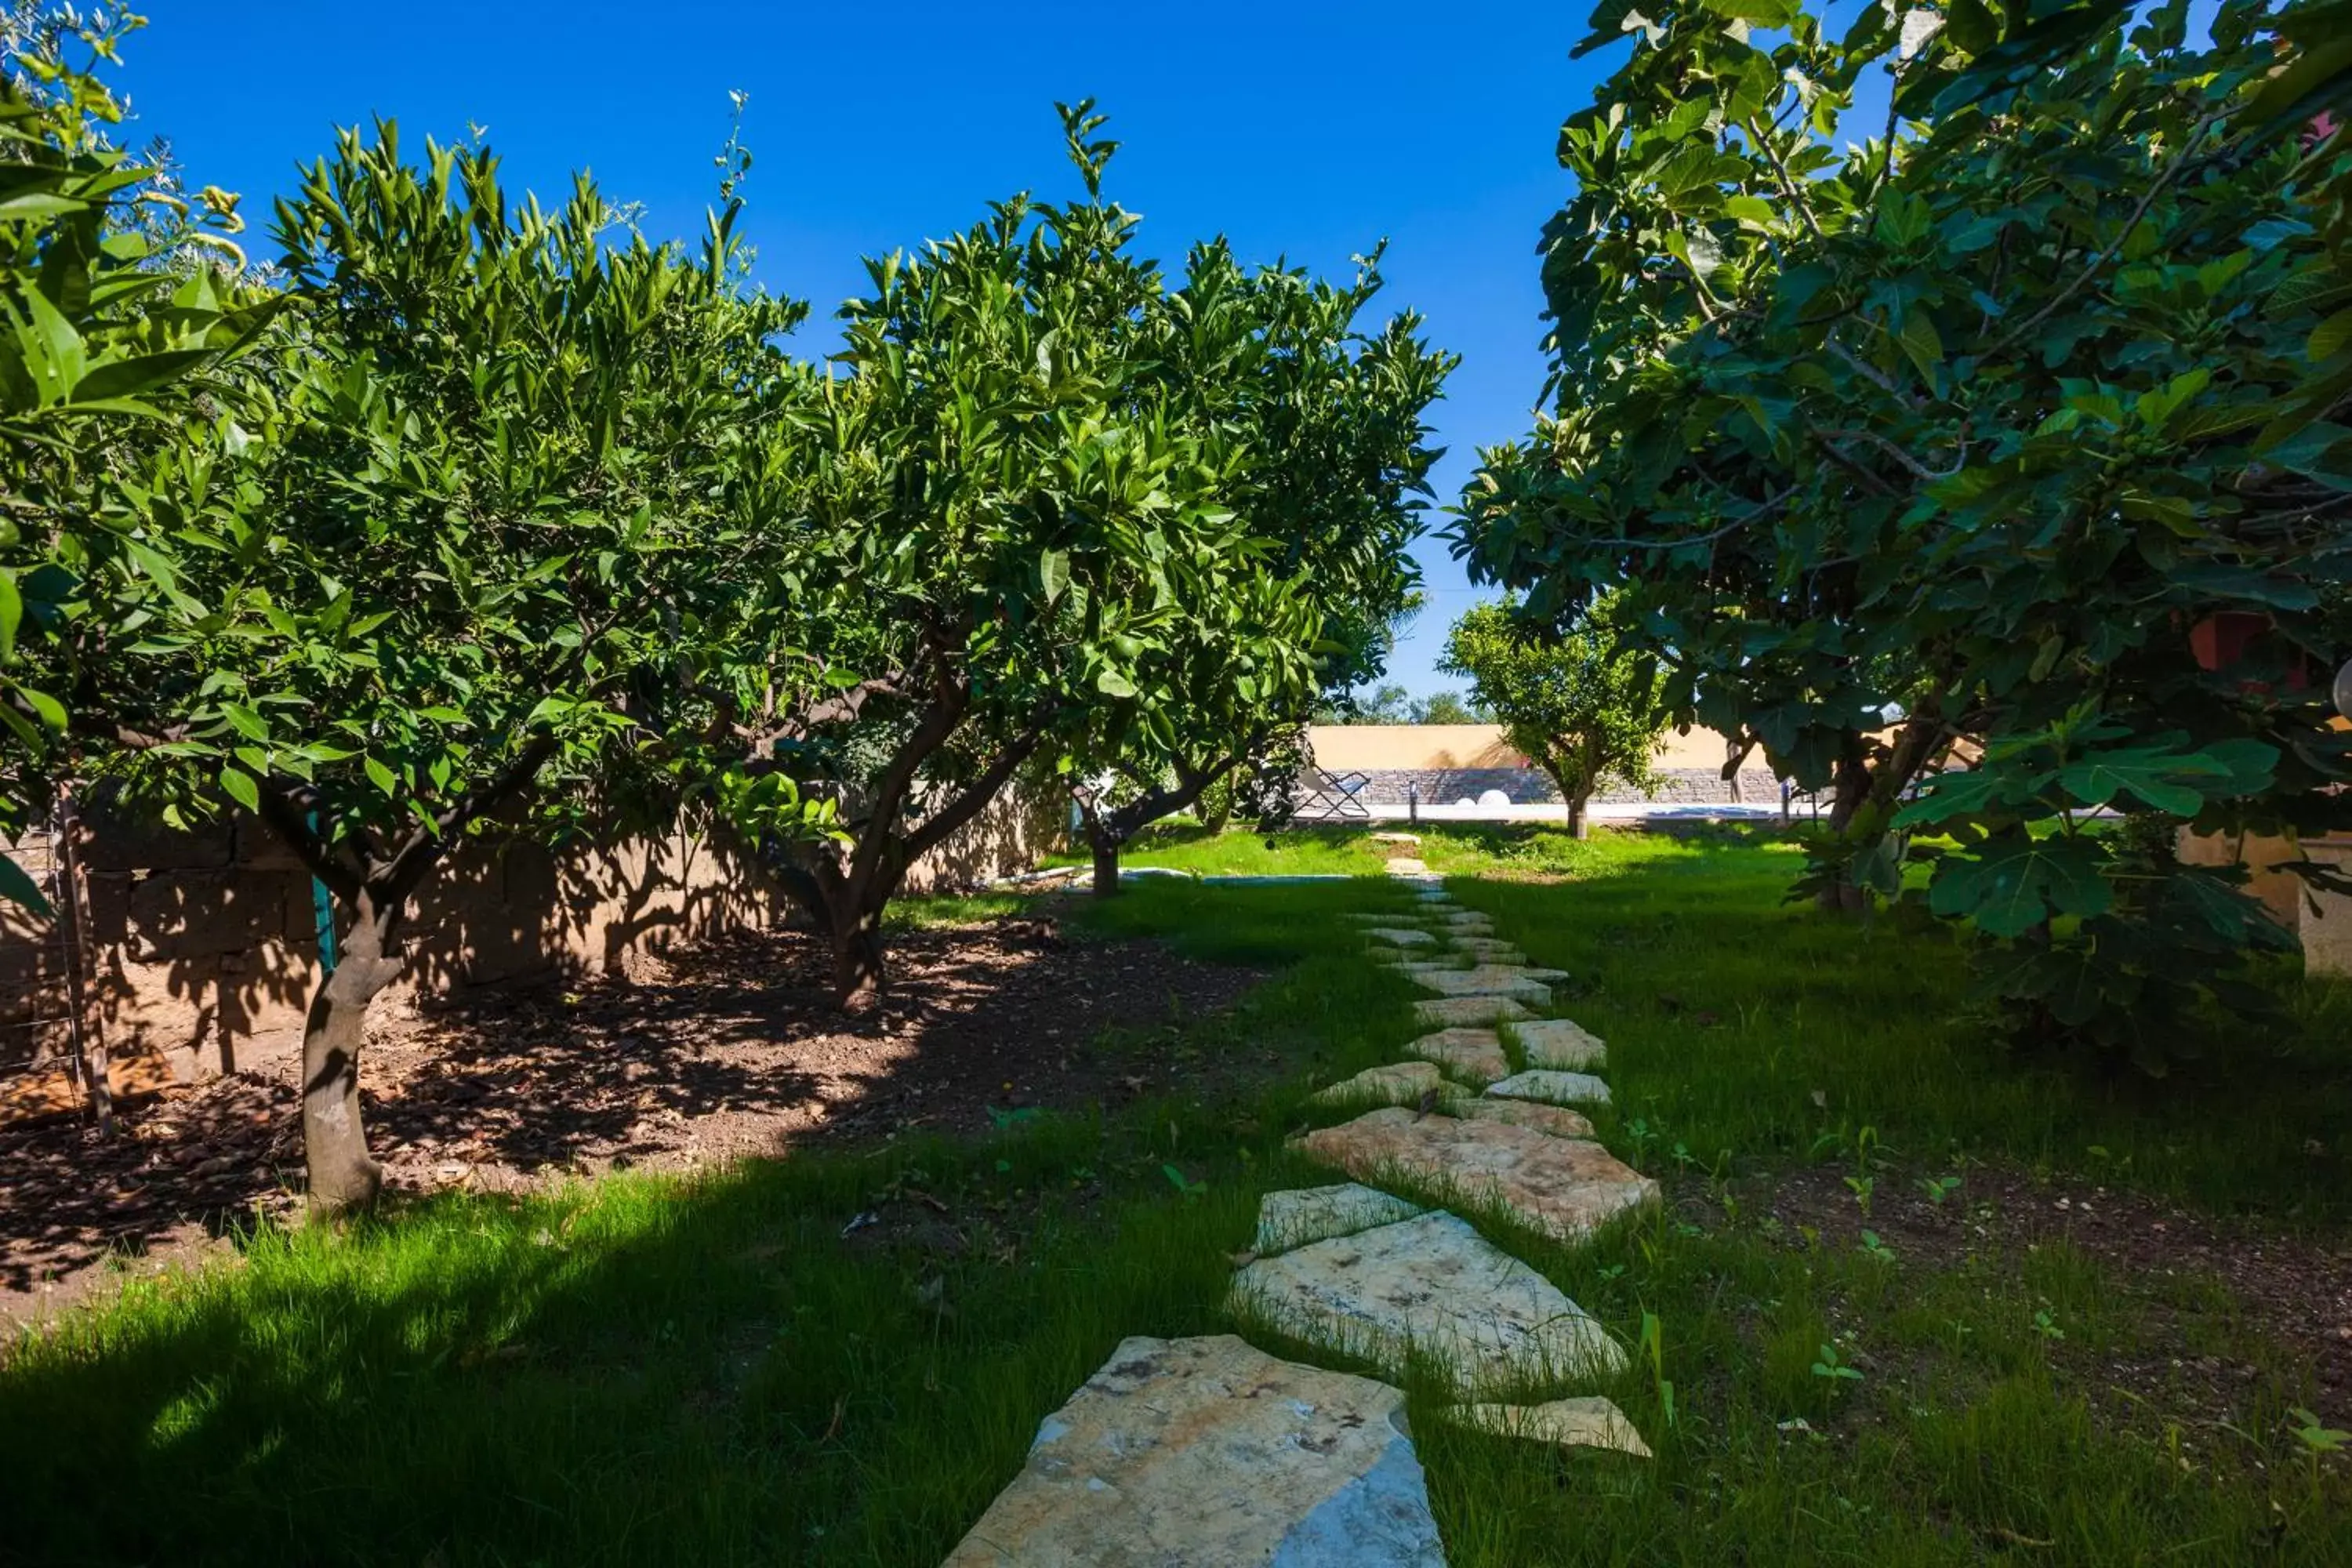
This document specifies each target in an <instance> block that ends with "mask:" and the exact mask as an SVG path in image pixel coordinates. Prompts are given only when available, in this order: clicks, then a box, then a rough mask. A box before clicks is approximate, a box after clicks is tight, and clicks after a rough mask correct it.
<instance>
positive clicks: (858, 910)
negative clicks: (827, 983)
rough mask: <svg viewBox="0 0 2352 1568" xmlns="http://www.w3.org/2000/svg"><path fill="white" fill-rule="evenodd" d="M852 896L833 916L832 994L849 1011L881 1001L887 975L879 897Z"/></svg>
mask: <svg viewBox="0 0 2352 1568" xmlns="http://www.w3.org/2000/svg"><path fill="white" fill-rule="evenodd" d="M868 902H869V900H866V899H863V898H851V899H845V900H843V907H842V908H841V910H839V911H838V912H836V914H835V917H834V924H833V995H834V1000H835V1002H837V1003H839V1004H840V1005H841V1006H842V1007H843V1008H844V1009H845V1010H846V1011H848V1012H852V1013H856V1012H863V1011H865V1010H866V1008H868V1007H871V1006H873V1005H875V1004H876V1003H877V1002H878V1001H880V1000H881V996H882V991H883V987H884V984H885V983H886V982H887V978H888V976H887V973H886V972H885V970H884V968H883V963H882V905H881V901H880V900H873V901H872V907H870V908H869V907H867V905H868Z"/></svg>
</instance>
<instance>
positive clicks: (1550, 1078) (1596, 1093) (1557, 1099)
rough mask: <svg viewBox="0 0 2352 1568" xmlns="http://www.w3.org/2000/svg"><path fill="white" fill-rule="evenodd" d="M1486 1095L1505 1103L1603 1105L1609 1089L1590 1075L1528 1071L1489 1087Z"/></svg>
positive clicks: (1583, 1073) (1607, 1097) (1545, 1069)
mask: <svg viewBox="0 0 2352 1568" xmlns="http://www.w3.org/2000/svg"><path fill="white" fill-rule="evenodd" d="M1486 1092H1487V1093H1488V1094H1491V1095H1496V1096H1498V1097H1499V1098H1501V1099H1504V1100H1545V1101H1548V1102H1549V1103H1550V1104H1553V1105H1606V1104H1608V1103H1609V1086H1608V1085H1607V1084H1605V1083H1603V1082H1601V1080H1600V1079H1597V1078H1595V1077H1593V1076H1592V1075H1591V1073H1589V1072H1553V1071H1551V1070H1549V1068H1529V1069H1528V1071H1526V1072H1520V1073H1513V1074H1512V1075H1511V1076H1510V1077H1508V1078H1507V1079H1504V1080H1503V1081H1502V1082H1500V1083H1496V1084H1489V1085H1487V1086H1486Z"/></svg>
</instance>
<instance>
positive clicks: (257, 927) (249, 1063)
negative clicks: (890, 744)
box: [0, 794, 1063, 1120]
mask: <svg viewBox="0 0 2352 1568" xmlns="http://www.w3.org/2000/svg"><path fill="white" fill-rule="evenodd" d="M1062 820H1063V819H1062V816H1061V814H1060V809H1059V803H1058V802H1054V801H1051V800H1040V799H1037V798H1034V797H1029V798H1024V797H1018V796H1015V795H1011V794H1008V795H1004V796H1002V797H1000V798H999V800H998V801H997V803H996V804H995V805H993V806H992V808H991V809H990V810H988V811H986V812H984V813H982V815H981V816H980V817H979V818H977V819H976V820H975V821H974V822H973V823H972V824H971V826H968V827H966V828H965V829H964V830H963V831H962V832H961V833H959V834H957V835H956V836H955V837H953V838H951V839H950V841H949V842H948V843H946V844H945V845H943V846H941V847H940V849H939V850H937V851H935V852H934V853H933V854H931V855H929V856H927V857H925V858H923V859H922V860H921V861H919V862H918V863H917V864H916V865H915V866H914V867H913V868H911V869H910V871H909V873H908V879H907V891H908V892H909V893H915V894H921V893H927V892H937V891H943V890H949V889H960V888H964V887H971V886H977V885H979V884H981V883H984V882H986V881H988V880H989V879H992V878H994V877H997V876H1001V875H1003V874H1004V873H1006V872H1008V871H1011V870H1014V869H1018V868H1024V867H1026V866H1028V865H1031V864H1034V859H1035V857H1036V856H1037V855H1038V854H1039V853H1040V852H1041V851H1042V850H1043V849H1045V848H1047V847H1055V846H1056V845H1058V843H1059V837H1058V836H1059V834H1060V832H1061V830H1062ZM9 852H10V853H11V854H12V855H13V856H14V858H16V859H17V860H18V861H19V862H20V863H22V864H25V865H26V868H27V869H28V870H31V871H33V873H34V874H35V876H36V878H37V879H40V880H41V881H42V882H43V885H44V886H47V880H48V877H49V868H50V859H49V857H50V855H51V853H52V847H51V846H50V844H49V843H48V842H47V836H46V835H43V836H41V837H39V838H38V839H37V840H36V839H28V840H27V841H26V843H25V844H23V845H20V846H16V847H13V848H12V849H11V850H10V851H9ZM77 853H78V855H79V859H80V863H81V871H82V876H81V879H80V880H81V885H82V886H83V887H84V888H86V889H87V894H88V897H87V904H86V934H87V937H88V942H87V946H86V949H85V963H84V974H83V984H82V987H81V997H80V1001H81V1008H82V1016H83V1017H84V1018H85V1019H86V1020H88V1021H89V1026H93V1027H94V1028H95V1030H96V1031H97V1034H98V1036H99V1037H100V1038H101V1039H102V1040H103V1042H104V1045H105V1047H106V1052H107V1055H108V1057H109V1058H110V1073H109V1078H110V1082H111V1083H112V1084H113V1086H114V1088H115V1089H116V1091H117V1092H118V1093H127V1092H137V1091H140V1090H143V1089H155V1088H159V1087H162V1086H163V1085H165V1084H168V1083H173V1082H183V1083H184V1082H192V1081H195V1080H197V1079H203V1078H205V1077H209V1076H211V1075H213V1074H215V1073H220V1072H230V1071H236V1070H238V1069H240V1068H251V1067H255V1066H257V1065H260V1064H263V1063H268V1062H272V1061H277V1060H280V1059H282V1058H286V1057H288V1056H289V1055H291V1054H292V1053H293V1052H294V1051H296V1050H297V1049H299V1046H300V1044H301V1037H302V1020H303V1015H304V1013H305V1011H306V1009H307V1008H308V1006H309V1004H310V994H311V992H312V991H313V990H314V989H315V988H316V986H317V984H318V982H319V975H320V970H319V937H318V929H317V913H316V907H315V905H314V903H313V900H312V890H311V883H310V875H309V873H308V871H307V870H305V869H304V868H303V867H302V865H301V863H300V862H299V860H297V859H296V858H294V857H293V856H292V855H291V854H290V853H289V852H288V851H287V850H286V849H285V848H284V847H282V846H281V845H280V844H279V843H278V840H277V839H276V838H275V837H272V836H271V835H270V834H269V833H268V830H267V829H265V828H264V827H262V826H261V825H260V824H259V823H258V822H257V821H255V820H254V819H252V818H249V817H243V816H239V817H235V818H231V819H226V820H223V821H220V822H216V823H214V824H211V825H208V826H205V827H203V828H200V829H198V830H196V831H194V832H176V831H169V830H162V829H157V828H152V827H149V826H142V825H141V824H139V823H137V822H135V821H132V820H130V819H128V818H125V817H121V816H110V815H108V814H105V813H103V812H92V813H90V814H89V816H86V817H85V818H84V821H83V832H82V834H81V836H80V837H79V842H78V847H77ZM787 915H788V910H787V906H786V904H785V901H784V900H783V897H782V892H781V889H778V888H776V887H775V886H774V884H773V882H772V879H770V878H769V877H768V876H767V875H766V873H765V872H764V871H762V870H761V868H760V867H759V866H758V865H757V864H756V862H755V861H754V860H753V859H752V858H751V857H750V856H748V855H746V854H744V853H742V852H740V850H738V849H736V848H734V847H730V845H729V844H727V843H726V842H724V841H723V839H722V837H719V836H716V835H695V834H687V833H674V834H669V835H665V836H657V837H628V836H622V835H614V836H609V837H603V838H594V837H583V838H582V839H580V840H576V841H574V842H572V844H570V845H568V846H565V847H549V846H547V845H545V844H543V843H540V842H537V841H535V840H532V839H530V838H525V837H518V836H516V835H513V834H511V833H502V832H497V831H494V832H492V833H489V834H486V835H483V836H480V837H474V838H470V839H468V840H467V842H466V843H465V844H464V845H463V846H461V847H458V848H457V849H456V850H455V851H453V853H452V854H451V856H450V858H449V860H448V862H447V863H446V865H444V866H443V867H442V868H440V870H439V872H438V873H437V874H436V876H435V877H434V878H433V879H431V882H430V885H429V886H428V887H427V888H426V889H425V890H424V891H423V892H422V893H421V894H420V895H419V896H418V900H417V905H416V910H415V915H414V917H413V920H412V923H411V926H410V931H409V939H408V942H407V944H406V957H407V964H408V972H407V975H406V977H405V978H404V980H403V981H402V983H401V984H400V985H399V986H397V987H395V988H394V991H393V992H391V993H389V994H387V995H386V997H385V999H384V1003H385V1005H388V1006H391V1007H394V1008H398V1007H400V1006H402V1005H414V1004H415V1002H416V1001H417V1000H419V999H420V998H429V997H435V996H442V995H447V994H452V993H456V992H459V991H462V990H464V989H466V988H467V987H473V986H484V985H497V984H516V983H529V982H535V981H548V980H559V979H571V978H577V977H582V976H586V975H593V974H600V973H628V972H629V971H630V970H631V969H632V968H633V967H634V966H635V965H637V964H640V963H644V962H645V961H646V958H647V957H648V956H649V955H652V954H656V953H658V952H661V951H662V950H663V949H665V948H666V947H667V946H669V945H672V944H676V943H683V942H694V941H697V940H698V939H701V938H703V937H706V936H709V935H710V934H711V933H713V932H716V931H724V930H728V929H731V928H742V927H760V926H766V925H771V924H774V923H778V922H781V921H783V920H785V919H786V918H787ZM58 937H59V932H58V929H57V927H56V925H55V923H54V921H51V920H49V919H47V918H42V917H37V916H34V915H31V914H29V913H28V912H26V911H25V910H18V909H16V908H14V907H10V906H5V905H0V1120H7V1119H10V1118H12V1117H18V1116H24V1115H28V1114H40V1113H43V1112H47V1111H52V1110H64V1109H68V1108H69V1107H70V1106H72V1105H73V1104H75V1103H76V1102H77V1101H78V1100H79V1094H78V1092H77V1091H76V1089H74V1086H73V1081H72V1079H71V1077H70V1074H69V1053H68V1051H67V1049H66V1024H65V1020H66V1017H67V1015H68V1012H69V1011H70V1010H71V1007H72V1005H73V996H72V994H71V991H70V989H69V987H68V985H67V984H66V978H67V977H66V973H65V964H64V945H63V943H62V942H60V941H59V940H58Z"/></svg>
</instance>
